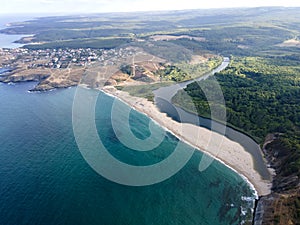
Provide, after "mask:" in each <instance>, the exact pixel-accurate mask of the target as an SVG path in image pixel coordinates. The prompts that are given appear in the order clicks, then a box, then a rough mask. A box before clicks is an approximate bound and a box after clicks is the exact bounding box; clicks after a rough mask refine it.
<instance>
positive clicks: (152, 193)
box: [0, 83, 254, 225]
mask: <svg viewBox="0 0 300 225" xmlns="http://www.w3.org/2000/svg"><path fill="white" fill-rule="evenodd" d="M34 85H35V83H23V84H15V85H7V84H1V83H0V100H1V107H0V115H1V116H0V123H1V127H0V137H1V139H0V146H1V148H0V153H1V158H0V176H1V179H0V196H1V197H0V203H1V204H0V223H1V224H19V225H22V224H32V225H34V224H37V225H38V224H45V225H47V224H56V225H57V224H89V225H90V224H131V225H135V224H138V225H140V224H168V225H173V224H174V225H175V224H178V225H179V224H180V225H181V224H187V225H190V224H216V225H217V224H218V225H219V224H226V225H228V224H240V223H241V222H242V221H243V220H245V219H246V218H247V219H250V220H251V218H252V208H253V199H254V192H253V190H251V189H250V187H249V185H248V184H247V183H246V182H245V181H244V180H243V179H242V178H241V177H240V176H239V175H238V174H236V173H234V172H233V171H231V170H230V169H229V168H227V167H226V166H224V165H222V164H221V163H219V162H218V161H214V162H213V163H212V165H211V166H210V167H209V168H208V169H207V170H205V171H204V172H199V171H198V165H199V162H200V160H201V157H202V153H201V152H199V151H195V152H194V154H193V156H192V158H191V159H190V161H189V162H188V163H187V164H186V166H185V167H184V168H182V170H180V171H179V172H178V173H177V174H175V175H174V176H172V177H171V178H169V179H167V180H165V181H163V182H161V183H157V184H154V185H150V186H143V187H132V186H125V185H120V184H116V183H113V182H111V181H109V180H107V179H105V178H103V177H102V176H100V175H99V174H97V173H96V172H95V171H94V170H93V169H91V167H90V166H89V165H88V164H87V162H86V161H85V160H84V159H83V157H82V155H81V154H80V151H79V149H78V147H77V145H76V141H75V138H74V134H73V130H72V119H71V118H72V104H73V98H74V93H75V90H76V88H70V89H63V90H54V91H52V92H45V93H28V92H27V90H29V89H31V88H32V87H33V86H34ZM90 91H93V90H90ZM113 101H115V99H114V98H112V97H110V96H107V95H105V94H103V93H101V94H100V95H99V98H98V101H97V105H96V125H97V130H98V134H99V136H100V138H101V140H102V141H103V143H104V145H105V146H106V148H107V149H108V150H109V152H110V153H111V154H112V155H113V156H114V157H115V158H117V159H118V160H120V161H123V162H126V163H128V164H132V165H139V166H143V165H151V164H154V163H157V162H160V161H162V160H163V159H165V158H166V157H168V156H169V155H170V154H171V153H172V152H173V150H174V148H175V147H176V145H177V143H178V141H179V140H178V139H177V138H175V137H174V136H173V135H171V134H169V133H167V134H166V136H165V138H164V140H163V142H162V143H161V144H160V145H159V146H158V147H157V148H156V149H154V150H152V151H147V152H139V151H133V150H130V149H129V148H127V147H126V146H124V145H122V144H121V143H120V141H119V140H118V138H116V135H115V133H114V132H113V129H112V124H111V119H110V118H111V106H112V104H113ZM125 107H127V106H125ZM118 113H122V112H118ZM120 116H121V115H120ZM148 124H149V118H148V117H146V116H145V115H143V114H140V113H138V112H136V111H131V114H130V125H131V129H132V131H133V132H134V133H135V134H136V135H137V136H138V137H139V138H140V139H145V138H147V137H148V136H149V135H150V132H149V128H148ZM120 126H122V120H121V121H120ZM155 129H162V128H160V127H158V126H157V127H156V128H155ZM122 135H126V134H122ZM189 148H191V147H189V146H188V145H186V149H187V150H188V149H189Z"/></svg>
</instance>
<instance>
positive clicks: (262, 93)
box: [1, 7, 300, 224]
mask: <svg viewBox="0 0 300 225" xmlns="http://www.w3.org/2000/svg"><path fill="white" fill-rule="evenodd" d="M120 21H121V22H120ZM299 24H300V14H299V8H280V7H262V8H250V9H239V10H236V9H213V10H186V11H172V12H155V13H154V12H151V13H147V12H144V13H130V14H122V13H112V14H94V15H86V16H81V17H76V16H64V17H45V18H38V19H37V20H32V21H27V22H20V23H15V24H13V25H16V26H10V27H8V28H6V29H4V30H2V31H1V32H3V33H7V34H35V35H34V36H33V37H30V38H28V37H27V38H23V39H22V40H20V41H19V42H21V43H24V44H26V45H25V46H24V48H27V49H33V50H41V49H59V48H61V49H62V51H63V50H65V49H79V48H91V49H100V48H101V49H114V48H118V47H120V46H122V45H134V46H137V47H139V46H141V45H142V43H144V42H148V43H150V44H149V45H148V46H143V47H144V48H145V50H146V51H147V52H149V53H151V54H153V55H155V56H158V57H161V58H165V57H164V56H166V55H167V56H168V58H169V59H171V60H170V61H171V64H169V65H168V64H167V63H166V62H164V63H165V64H164V66H163V67H161V69H158V70H157V69H156V70H151V71H150V72H151V75H150V76H148V75H147V76H146V77H145V76H142V75H143V74H149V73H148V72H149V68H146V67H143V65H140V67H141V71H140V72H141V73H140V74H142V75H141V76H140V77H137V78H138V79H139V81H141V82H140V83H139V85H140V86H134V87H131V88H130V90H129V91H130V92H131V94H133V95H137V96H142V97H146V98H148V99H149V100H151V99H152V98H153V95H152V94H151V91H152V90H154V89H156V88H158V87H160V86H161V85H167V84H168V82H170V81H176V82H180V81H183V80H186V79H189V78H193V77H192V76H193V73H194V72H193V69H199V68H200V69H201V71H202V73H204V72H205V71H207V69H210V68H213V67H214V66H215V65H217V64H218V60H212V61H211V62H213V63H210V61H207V62H208V63H207V62H206V64H205V66H199V65H198V67H196V68H193V67H192V66H191V64H189V63H186V62H188V61H190V60H191V58H190V56H187V57H185V56H186V54H183V53H184V52H183V51H178V50H177V51H172V49H170V48H169V47H168V44H174V45H173V46H178V47H179V48H180V46H182V47H183V48H184V49H187V50H188V51H190V52H192V53H193V54H194V55H204V54H211V55H218V54H219V55H222V56H231V63H230V66H229V67H228V68H227V69H226V70H224V71H222V72H221V73H218V74H216V78H217V80H218V81H219V83H220V85H221V88H222V90H223V93H224V97H225V101H226V107H227V120H228V123H229V124H230V126H232V127H234V128H236V129H238V130H241V131H243V132H245V133H247V134H248V135H250V136H251V137H252V138H253V139H254V140H256V142H257V143H259V144H261V146H262V148H263V149H264V153H265V157H266V159H267V160H268V162H269V163H270V165H271V167H273V168H274V169H275V171H276V176H275V177H274V181H273V188H272V189H273V192H272V193H271V194H270V195H268V196H264V197H262V198H261V199H260V200H259V203H258V204H261V205H263V206H264V207H263V208H264V213H263V216H262V217H263V218H262V219H261V221H262V223H263V224H299V221H300V193H299V192H300V191H299V176H300V131H299V127H300V117H299V116H300V107H299V105H300V104H299V103H300V102H299V99H300V98H299V96H300V66H299V59H300V53H299V46H300V41H299V39H300V25H299ZM31 42H35V44H34V45H31V44H30V43H31ZM153 45H156V46H158V48H153ZM109 51H111V50H109ZM176 52H180V53H182V54H176ZM113 53H115V52H113ZM100 57H101V56H100ZM173 59H174V60H173ZM59 60H60V59H59ZM178 61H181V62H185V63H181V64H180V63H179V62H178ZM176 63H177V64H176ZM203 65H204V64H203ZM156 66H158V67H159V64H157V65H156ZM145 68H146V69H145ZM121 69H122V68H121ZM128 69H130V68H128V67H127V68H126V67H124V68H123V75H122V76H118V77H117V78H116V79H115V80H116V81H118V80H119V79H120V78H122V77H123V78H124V81H126V80H127V79H128V77H130V76H131V73H132V71H130V70H128ZM58 70H61V69H58ZM146 72H147V73H146ZM198 72H199V71H198ZM199 74H201V73H199ZM123 78H122V79H123ZM132 78H133V77H132ZM140 78H142V79H140ZM149 78H151V79H156V83H155V84H151V85H150V84H149V81H151V80H149ZM45 79H48V78H43V77H40V82H45ZM78 80H79V79H78ZM133 80H134V79H133ZM210 82H211V80H210V79H208V80H206V81H205V82H204V83H203V86H204V87H206V88H209V87H210ZM150 83H151V82H150ZM111 84H113V85H118V88H124V87H121V86H119V83H118V82H111ZM141 84H142V85H141ZM72 85H75V83H72ZM51 87H52V86H51ZM53 87H55V86H53ZM64 87H65V86H64ZM195 87H196V84H190V85H189V86H188V87H187V89H186V90H185V91H186V92H188V93H189V94H190V95H191V96H192V97H193V99H194V104H195V105H196V106H197V112H195V113H197V114H199V115H201V116H204V117H208V116H209V113H210V112H209V107H208V103H207V102H206V99H205V96H204V94H203V92H202V91H201V90H199V88H198V89H196V88H195ZM197 87H198V86H197ZM124 90H125V89H124ZM126 90H127V89H126ZM173 100H174V103H176V104H177V105H180V106H181V107H183V108H185V109H187V110H191V107H190V105H188V104H187V102H185V101H182V93H180V92H179V93H178V94H177V95H176V96H175V97H174V99H173Z"/></svg>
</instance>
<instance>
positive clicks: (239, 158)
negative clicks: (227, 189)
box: [101, 86, 272, 199]
mask: <svg viewBox="0 0 300 225" xmlns="http://www.w3.org/2000/svg"><path fill="white" fill-rule="evenodd" d="M101 91H103V92H104V93H105V94H108V95H110V96H112V97H114V98H117V99H119V100H121V101H122V102H124V103H126V104H127V105H129V106H130V107H131V108H133V109H135V110H136V111H138V112H140V113H142V114H144V115H146V116H148V117H149V118H150V119H152V120H153V121H154V122H156V123H157V124H158V125H159V126H161V127H163V128H164V129H165V130H166V131H168V132H170V133H172V134H173V135H174V136H176V137H177V138H179V139H180V140H181V141H183V142H185V143H187V144H188V145H190V146H192V147H193V148H195V149H196V150H198V151H201V152H203V153H205V154H207V155H209V156H210V157H212V158H213V159H215V160H218V161H219V162H220V163H222V164H224V165H225V166H227V167H229V168H230V169H231V170H233V171H234V172H236V173H237V174H239V176H241V177H242V179H244V180H245V181H246V182H247V183H248V184H249V186H250V188H251V189H253V190H254V191H255V195H256V199H258V197H259V196H264V195H268V194H270V193H271V187H272V182H271V181H270V180H263V179H262V178H261V176H260V175H259V173H258V172H257V171H256V170H255V169H254V162H253V159H252V156H251V155H250V153H248V152H247V151H246V150H245V149H244V148H243V147H242V146H241V145H240V144H239V143H236V142H234V141H231V140H230V139H228V138H227V137H225V136H223V135H220V134H218V133H215V132H212V131H210V130H208V129H206V128H203V127H199V126H196V125H192V124H187V123H179V122H177V121H174V120H173V119H172V118H170V117H168V116H167V114H166V113H162V112H160V111H159V110H158V108H157V107H156V105H155V104H153V103H152V102H150V101H148V100H147V99H144V98H139V97H134V96H131V95H130V94H129V93H127V92H123V91H120V90H117V89H115V88H114V87H113V86H106V87H104V88H102V89H101ZM182 130H185V131H186V132H184V133H183V132H182ZM180 131H181V132H180ZM212 135H214V136H215V135H216V136H217V137H218V138H222V142H221V145H220V149H222V151H220V152H218V154H214V153H213V152H212V150H211V149H207V146H208V144H209V140H210V138H211V136H212ZM224 150H225V151H224Z"/></svg>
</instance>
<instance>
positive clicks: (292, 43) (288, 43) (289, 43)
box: [278, 39, 300, 48]
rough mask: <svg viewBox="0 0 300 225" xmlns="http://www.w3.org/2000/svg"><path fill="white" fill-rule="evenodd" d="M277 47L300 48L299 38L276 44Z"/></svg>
mask: <svg viewBox="0 0 300 225" xmlns="http://www.w3.org/2000/svg"><path fill="white" fill-rule="evenodd" d="M278 46H279V47H296V48H300V40H296V39H290V40H286V41H284V42H283V43H281V44H279V45H278Z"/></svg>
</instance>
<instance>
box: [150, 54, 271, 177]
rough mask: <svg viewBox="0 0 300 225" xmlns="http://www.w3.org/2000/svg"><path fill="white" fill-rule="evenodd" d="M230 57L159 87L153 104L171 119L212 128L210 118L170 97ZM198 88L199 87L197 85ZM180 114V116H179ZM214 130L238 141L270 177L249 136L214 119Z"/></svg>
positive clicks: (255, 164) (220, 68)
mask: <svg viewBox="0 0 300 225" xmlns="http://www.w3.org/2000/svg"><path fill="white" fill-rule="evenodd" d="M229 62H230V59H229V58H228V57H224V60H223V62H222V64H221V65H220V66H218V67H217V68H216V69H214V70H213V71H211V72H209V73H207V74H205V75H204V76H202V77H200V78H198V79H195V80H190V81H185V82H182V83H178V84H174V85H171V86H167V87H161V88H159V89H157V90H155V91H154V92H153V93H154V96H155V97H154V100H155V104H156V105H157V107H158V108H159V110H160V111H161V112H164V113H167V115H169V116H170V117H172V118H173V119H175V120H177V121H179V122H182V123H191V124H195V125H198V126H201V127H205V128H208V129H211V128H212V126H211V125H212V121H211V120H210V119H207V118H204V117H199V116H197V115H195V114H192V113H189V112H187V111H185V110H183V109H182V108H180V107H177V106H175V105H173V104H172V101H171V100H172V97H173V96H174V95H175V94H176V93H177V92H178V91H179V90H182V89H184V88H185V87H186V86H187V85H189V84H191V83H193V82H195V81H201V80H205V79H207V78H208V77H209V76H212V75H214V74H215V73H217V72H220V71H222V70H224V69H225V68H226V67H227V66H228V65H229ZM199 88H200V87H199ZM179 115H180V117H179ZM213 130H214V131H216V132H219V133H221V134H224V131H225V136H226V137H228V138H229V139H231V140H233V141H235V142H238V143H239V144H241V145H242V146H243V147H244V149H245V150H246V151H247V152H249V153H250V154H251V156H252V157H253V161H254V166H255V170H257V172H258V173H259V174H260V175H261V177H262V178H263V179H266V180H269V179H270V178H271V175H270V172H269V170H268V168H267V166H266V163H265V161H264V158H263V155H262V151H261V148H260V146H259V145H258V144H257V143H256V142H255V141H254V140H253V139H252V138H250V137H249V136H247V135H245V134H243V133H241V132H239V131H237V130H235V129H233V128H230V127H228V126H225V125H223V124H221V123H218V122H216V121H214V129H213Z"/></svg>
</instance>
